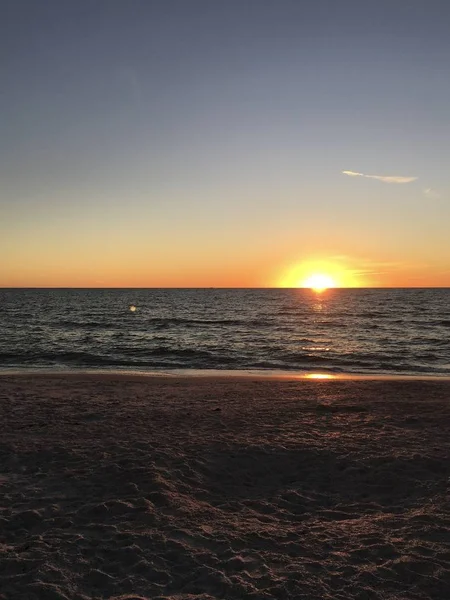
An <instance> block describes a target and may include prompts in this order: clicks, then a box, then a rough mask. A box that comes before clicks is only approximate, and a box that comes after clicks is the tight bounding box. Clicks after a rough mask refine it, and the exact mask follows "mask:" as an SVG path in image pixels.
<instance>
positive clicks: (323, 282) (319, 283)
mask: <svg viewBox="0 0 450 600" xmlns="http://www.w3.org/2000/svg"><path fill="white" fill-rule="evenodd" d="M301 287H305V288H310V289H311V290H314V291H315V292H323V291H324V290H327V289H328V288H334V287H336V281H335V280H334V279H333V277H330V275H324V274H322V273H315V274H314V275H311V276H310V277H307V278H306V279H305V280H304V281H303V283H302V284H301Z"/></svg>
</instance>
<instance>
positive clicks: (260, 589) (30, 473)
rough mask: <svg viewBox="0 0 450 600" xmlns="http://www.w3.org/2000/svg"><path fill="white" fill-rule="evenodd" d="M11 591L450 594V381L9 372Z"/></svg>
mask: <svg viewBox="0 0 450 600" xmlns="http://www.w3.org/2000/svg"><path fill="white" fill-rule="evenodd" d="M0 430H1V437H0V598H2V599H8V600H9V599H14V600H15V599H30V600H32V599H46V600H47V599H48V600H61V599H70V600H72V599H73V600H75V599H76V600H81V599H88V598H89V599H90V598H94V599H115V600H117V599H119V598H123V599H124V598H129V599H138V598H145V599H150V598H152V599H160V600H162V599H163V598H173V599H177V600H181V599H188V598H189V599H201V600H207V599H219V598H221V599H225V598H226V599H238V598H239V599H246V598H249V599H250V598H251V599H258V598H267V599H269V598H276V599H284V598H296V599H297V598H305V599H342V600H347V599H352V598H358V599H360V600H363V599H372V598H373V599H378V598H379V599H383V600H386V599H396V600H413V599H419V598H420V599H422V598H433V599H436V598H439V599H440V598H442V599H444V598H449V597H450V383H449V382H444V381H443V382H437V381H401V380H396V381H382V380H379V381H368V380H367V381H366V380H342V381H340V380H336V381H327V380H323V381H321V380H317V381H316V380H311V381H307V380H302V381H299V380H290V379H254V378H252V377H247V378H239V379H236V378H229V377H228V378H208V377H202V378H187V377H179V378H176V377H154V378H140V377H120V376H114V377H107V376H72V377H63V376H54V377H49V376H39V377H37V376H2V377H0Z"/></svg>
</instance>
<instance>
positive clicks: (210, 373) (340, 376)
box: [0, 369, 450, 383]
mask: <svg viewBox="0 0 450 600" xmlns="http://www.w3.org/2000/svg"><path fill="white" fill-rule="evenodd" d="M6 377H8V378H10V377H17V378H22V379H23V378H34V377H37V378H49V379H55V378H56V379H61V378H62V379H65V378H68V379H99V380H116V381H117V380H118V381H120V380H124V381H126V380H134V381H139V380H141V381H151V380H154V379H171V380H174V379H181V380H185V379H186V380H196V379H202V380H204V379H210V380H213V381H215V380H227V379H229V380H237V381H241V380H242V381H245V380H246V381H248V380H250V381H317V382H319V381H321V382H337V381H361V382H364V381H393V382H395V381H400V382H401V381H412V382H414V381H415V382H420V381H431V382H436V383H439V382H440V383H450V374H449V375H430V374H423V375H422V374H411V375H408V374H395V373H392V374H389V373H330V372H326V371H322V372H319V371H317V372H300V371H279V372H277V371H267V372H266V371H258V370H233V371H231V370H221V369H183V370H173V371H145V372H144V371H133V370H103V369H79V370H78V369H67V370H56V369H10V370H9V369H5V370H0V380H1V379H2V378H6Z"/></svg>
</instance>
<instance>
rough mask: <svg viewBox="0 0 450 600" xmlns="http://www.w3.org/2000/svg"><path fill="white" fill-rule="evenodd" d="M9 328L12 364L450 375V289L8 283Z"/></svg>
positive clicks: (0, 316) (7, 354) (2, 327)
mask: <svg viewBox="0 0 450 600" xmlns="http://www.w3.org/2000/svg"><path fill="white" fill-rule="evenodd" d="M134 307H135V310H133V309H134ZM0 335H1V338H0V368H3V369H17V368H34V369H36V368H49V367H50V368H51V367H53V368H59V369H64V368H65V369H67V368H70V369H72V368H83V369H93V368H99V369H114V370H117V369H128V370H130V369H131V370H143V371H155V370H169V371H170V370H174V369H239V370H242V369H244V370H246V369H270V370H278V369H281V370H286V371H291V370H295V371H308V372H309V371H331V372H354V373H399V374H435V375H450V289H409V290H404V289H370V290H369V289H358V290H351V289H346V290H328V291H326V292H324V293H322V294H317V293H314V292H312V291H310V290H268V289H265V290H254V289H252V290H223V289H220V290H216V289H208V290H205V289H180V290H173V289H171V290H169V289H145V290H144V289H143V290H135V289H133V290H8V289H3V290H0Z"/></svg>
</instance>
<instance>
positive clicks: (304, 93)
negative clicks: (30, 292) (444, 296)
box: [0, 0, 450, 286]
mask: <svg viewBox="0 0 450 600" xmlns="http://www.w3.org/2000/svg"><path fill="white" fill-rule="evenodd" d="M0 45H1V57H2V58H1V90H2V91H1V94H0V115H1V136H0V181H1V197H0V251H1V253H2V256H3V257H6V264H5V265H4V267H3V268H1V269H0V285H58V284H64V285H142V286H145V285H194V286H195V285H222V284H223V285H270V284H271V283H272V282H273V281H274V277H276V276H277V273H279V272H281V270H282V269H283V268H284V267H286V265H289V264H294V263H297V262H300V263H301V262H302V261H308V260H316V259H321V260H322V259H323V260H328V261H333V260H335V259H334V258H333V257H336V256H340V257H343V258H342V259H338V262H339V261H341V262H342V261H343V263H342V264H344V263H345V265H346V266H348V268H352V269H354V271H355V273H356V272H357V271H360V272H361V273H363V272H367V273H368V274H369V276H368V279H367V278H366V280H365V281H366V283H369V284H373V285H393V284H395V283H396V281H397V283H400V284H405V285H428V284H430V285H431V284H439V285H450V243H449V242H448V224H449V223H450V205H449V202H450V193H449V192H450V175H449V173H448V165H449V164H450V112H449V107H450V77H449V65H450V2H448V0H428V1H424V0H389V1H387V0H376V1H375V0H374V1H369V0H339V1H338V0H304V1H300V0H239V1H237V0H220V1H219V0H217V1H215V0H120V1H118V0H71V1H66V0H50V1H49V0H40V1H37V0H27V1H23V0H9V1H7V2H2V5H1V13H0ZM342 171H351V172H354V173H360V174H364V175H370V176H375V177H379V178H372V177H369V178H368V177H363V176H362V175H359V176H357V175H353V176H352V175H348V174H343V173H342ZM385 177H394V178H395V179H393V180H386V179H385ZM380 178H381V179H380ZM402 178H405V179H409V178H411V181H409V180H408V181H405V180H403V179H402ZM347 263H348V264H347ZM383 265H384V266H383ZM395 265H396V266H395ZM2 271H3V273H2ZM370 274H373V276H372V275H370ZM396 278H397V279H396Z"/></svg>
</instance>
